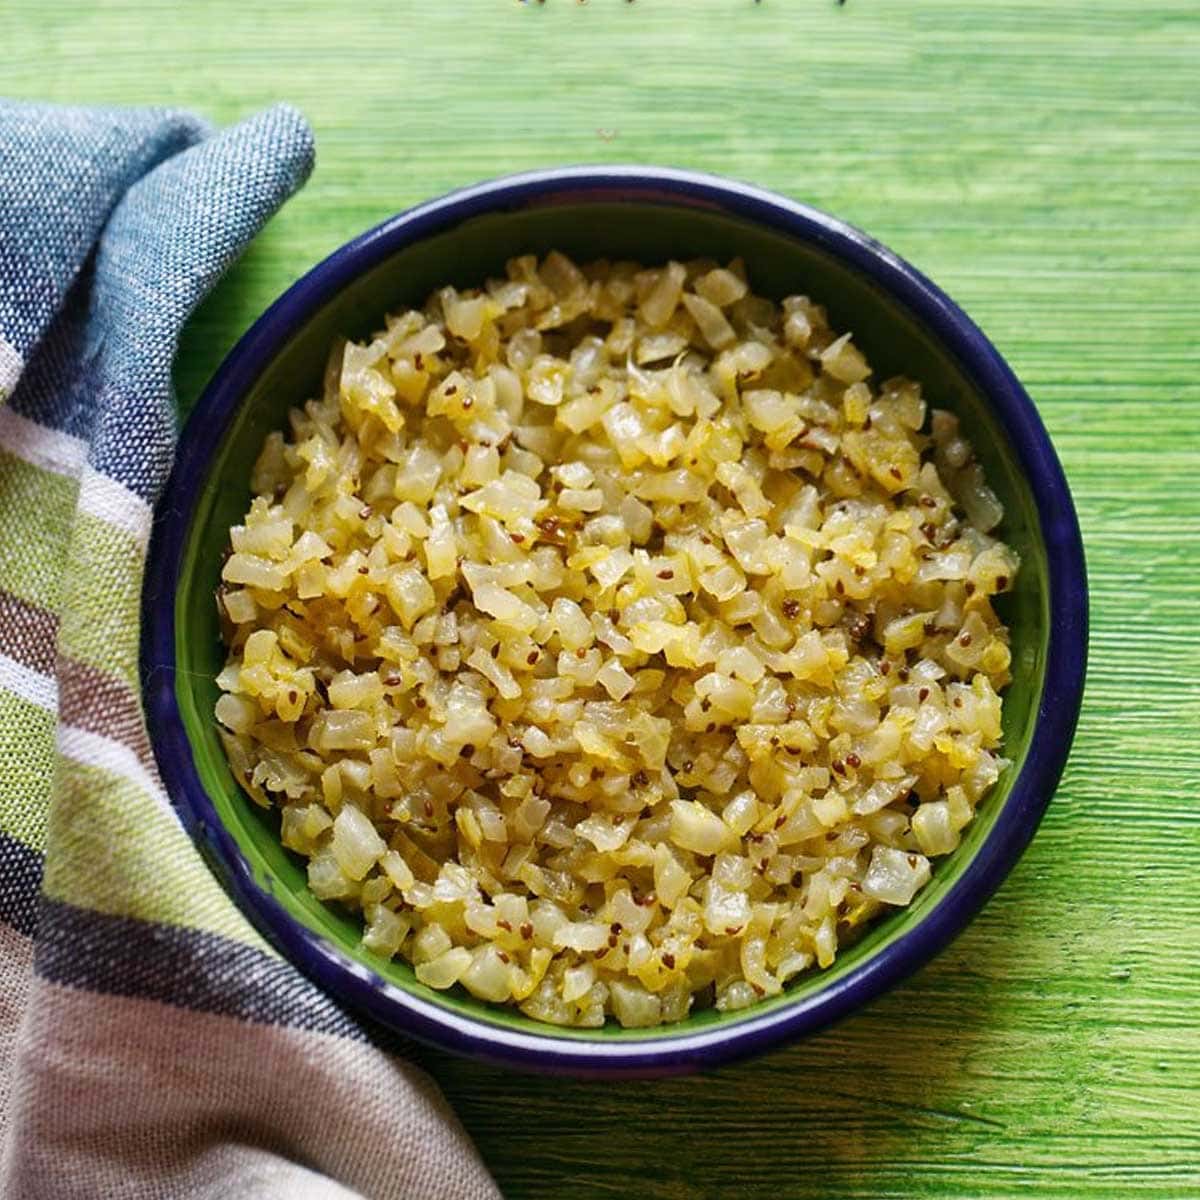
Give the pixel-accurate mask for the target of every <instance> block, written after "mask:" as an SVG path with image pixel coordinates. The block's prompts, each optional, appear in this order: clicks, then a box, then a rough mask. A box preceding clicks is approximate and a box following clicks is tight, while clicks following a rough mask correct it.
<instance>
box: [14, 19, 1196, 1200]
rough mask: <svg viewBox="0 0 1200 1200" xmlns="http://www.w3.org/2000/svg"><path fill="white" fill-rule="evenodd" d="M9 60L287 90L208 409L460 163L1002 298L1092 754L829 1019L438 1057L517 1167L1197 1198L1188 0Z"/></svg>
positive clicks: (669, 22)
mask: <svg viewBox="0 0 1200 1200" xmlns="http://www.w3.org/2000/svg"><path fill="white" fill-rule="evenodd" d="M0 91H4V92H6V93H9V94H15V95H20V96H28V97H45V98H50V99H55V100H61V101H64V102H74V103H80V102H100V101H108V102H122V103H129V104H145V103H160V104H171V105H182V106H187V107H190V108H194V109H196V110H198V111H200V112H203V113H205V114H206V115H208V116H210V117H211V118H213V119H214V120H216V121H219V122H225V121H229V120H233V119H235V118H237V117H239V116H242V115H244V114H247V113H249V112H250V111H252V110H253V109H255V108H257V107H259V106H262V105H264V104H266V103H268V102H270V101H273V100H276V99H281V98H283V99H289V100H292V101H293V102H295V103H296V104H297V105H298V106H300V107H301V108H302V109H303V110H304V111H305V113H307V115H308V116H309V118H310V119H311V121H312V123H313V125H314V127H315V129H316V135H317V144H318V166H317V170H316V174H315V175H314V177H313V179H312V181H311V183H310V184H309V185H308V187H307V189H306V190H305V191H304V192H303V193H302V194H301V195H300V196H299V197H298V198H297V199H295V200H294V201H293V202H292V203H291V204H290V205H288V207H287V208H286V209H285V211H284V212H283V213H282V214H281V215H280V216H279V217H278V219H277V220H276V221H274V222H273V224H272V225H271V227H270V228H269V229H268V230H267V232H266V233H265V234H264V235H263V236H262V237H261V238H260V239H259V241H258V243H257V244H256V245H255V246H254V247H253V248H252V249H251V251H250V252H249V254H247V256H246V258H245V259H244V260H243V261H242V263H241V264H240V265H239V266H238V267H237V268H236V269H235V270H234V271H233V272H232V273H231V275H230V276H229V278H228V280H227V281H226V282H225V283H224V284H223V285H222V286H221V288H220V289H219V291H218V292H217V293H216V295H215V296H214V297H213V298H212V299H211V300H210V301H209V303H208V304H206V306H205V307H204V309H203V310H202V311H201V312H200V314H199V315H198V316H197V318H196V319H195V320H194V321H193V323H192V325H191V327H190V330H189V332H188V334H187V337H186V339H185V344H184V347H183V352H182V356H181V360H180V364H179V371H178V380H179V394H180V400H181V403H182V404H183V405H184V406H186V405H187V404H188V403H189V402H190V401H191V400H193V399H194V398H195V396H196V394H197V392H198V390H199V388H200V387H201V386H202V384H203V382H204V380H205V379H206V378H207V376H208V375H209V373H210V372H211V371H212V369H213V368H214V367H215V366H216V364H217V362H218V361H219V360H220V359H221V357H222V356H223V355H224V354H225V353H226V351H227V350H228V349H229V347H230V346H231V345H232V344H233V342H234V340H235V339H236V338H237V337H238V335H239V334H240V333H241V332H242V331H243V330H244V329H245V328H246V326H247V325H248V324H249V323H250V322H251V320H252V319H253V318H254V317H255V316H256V315H257V314H258V313H259V312H260V311H261V310H262V309H263V308H264V307H265V306H266V304H267V303H268V302H269V301H270V300H271V299H272V298H273V297H274V296H275V295H276V294H277V293H278V292H280V291H281V290H282V289H283V288H284V287H286V286H287V285H288V284H289V283H290V282H291V281H292V280H294V279H295V278H296V277H297V276H298V275H299V274H300V273H302V272H303V271H304V270H306V269H307V268H308V267H309V266H311V265H312V264H313V263H315V262H316V261H317V260H318V259H320V258H322V257H323V256H324V255H325V254H327V253H328V252H329V251H331V250H332V249H333V248H334V247H335V246H337V245H339V244H340V243H341V242H343V241H345V240H346V239H347V238H349V237H351V236H352V235H353V234H356V233H358V232H359V231H361V230H362V229H364V228H366V227H367V226H369V225H371V224H373V223H375V222H377V221H379V220H380V219H381V218H383V217H385V216H387V215H389V214H391V213H393V212H395V211H397V210H398V209H401V208H404V207H405V206H407V205H409V204H412V203H413V202H415V201H418V200H421V199H424V198H426V197H429V196H432V195H435V194H438V193H440V192H442V191H444V190H446V189H447V188H450V187H453V186H455V185H458V184H464V183H467V182H470V181H473V180H477V179H480V178H483V177H486V176H491V175H496V174H500V173H503V172H507V171H513V170H518V169H521V168H527V167H536V166H543V165H551V164H561V163H568V162H601V161H613V160H622V161H630V162H657V163H669V164H676V165H683V166H691V167H701V168H706V169H709V170H715V171H720V172H724V173H727V174H730V175H734V176H738V177H741V178H745V179H749V180H752V181H755V182H757V183H761V184H764V185H767V186H769V187H773V188H777V189H779V190H780V191H783V192H785V193H788V194H790V195H792V196H795V197H798V198H800V199H803V200H806V201H808V202H810V203H812V204H815V205H818V206H819V207H822V208H826V209H828V210H830V211H831V212H834V213H837V214H839V215H840V216H843V217H845V218H847V219H849V220H850V221H852V222H854V223H856V224H858V225H860V226H862V227H863V228H865V229H868V230H870V231H871V232H872V233H874V234H875V235H877V236H878V237H880V238H882V239H883V240H884V241H886V242H887V243H889V244H890V245H891V246H893V247H894V248H895V249H896V250H898V251H899V252H900V253H902V254H904V255H905V256H906V257H908V258H909V259H910V260H911V261H913V262H914V263H916V264H918V265H919V266H920V267H921V268H922V269H924V270H925V271H926V272H927V273H928V274H930V275H932V277H933V278H934V279H936V280H937V281H938V282H939V283H940V284H942V286H944V287H945V288H946V289H947V290H948V291H949V292H950V293H951V294H952V295H953V296H954V297H955V298H956V299H958V300H959V301H960V302H961V303H962V304H963V305H964V306H965V307H966V308H967V309H968V310H969V311H970V312H971V313H972V314H973V315H974V317H975V318H976V319H977V320H978V321H979V322H980V323H981V324H982V325H983V327H984V328H985V329H986V330H987V331H988V333H989V334H990V335H991V337H992V338H993V339H994V340H995V342H996V344H997V345H998V346H999V347H1000V349H1001V351H1002V352H1003V353H1005V354H1006V355H1007V356H1008V358H1009V361H1010V362H1011V363H1012V364H1013V366H1014V367H1015V368H1016V370H1017V373H1018V374H1019V375H1020V376H1021V377H1022V378H1023V379H1024V381H1025V383H1026V384H1027V386H1028V387H1029V390H1030V392H1031V393H1032V395H1033V396H1034V398H1035V400H1036V401H1037V403H1038V405H1039V407H1040V409H1041V411H1042V414H1043V416H1044V418H1045V421H1046V424H1047V426H1048V427H1049V429H1050V432H1051V434H1052V436H1053V437H1054V440H1055V443H1056V445H1057V446H1058V449H1059V452H1060V454H1061V456H1062V459H1063V462H1064V464H1065V466H1066V469H1067V474H1068V476H1069V477H1070V480H1071V483H1072V486H1073V488H1074V492H1075V497H1076V501H1077V503H1078V506H1079V512H1080V517H1081V519H1082V523H1083V531H1084V538H1085V541H1086V544H1087V552H1088V559H1089V566H1090V571H1091V582H1092V603H1093V612H1092V618H1093V635H1092V647H1091V672H1090V679H1089V683H1088V689H1087V697H1086V701H1085V706H1084V713H1083V719H1082V722H1081V724H1080V729H1079V734H1078V738H1077V740H1076V743H1075V750H1074V753H1073V756H1072V759H1071V763H1070V765H1069V767H1068V769H1067V773H1066V776H1065V778H1064V780H1063V783H1062V786H1061V788H1060V789H1059V792H1058V795H1057V796H1056V798H1055V800H1054V802H1053V804H1052V805H1051V807H1050V811H1049V815H1048V816H1047V818H1046V821H1045V823H1044V825H1043V826H1042V829H1041V831H1040V833H1039V834H1038V836H1037V838H1036V840H1035V841H1034V843H1033V845H1032V847H1031V849H1030V850H1029V852H1028V853H1027V854H1026V855H1025V858H1024V859H1023V861H1022V863H1021V864H1020V866H1019V867H1018V868H1017V870H1016V871H1014V872H1013V874H1012V876H1011V878H1010V879H1009V880H1008V882H1007V883H1006V884H1005V885H1004V887H1003V888H1002V889H1001V891H1000V893H999V894H998V895H997V896H996V898H995V899H994V900H993V901H992V903H991V904H990V905H989V906H988V908H987V910H986V911H985V912H984V914H983V915H982V916H981V917H980V918H979V919H978V920H976V921H975V923H974V924H973V925H972V927H971V928H970V930H969V931H968V932H967V933H966V934H964V936H963V937H962V938H960V939H959V941H958V942H957V943H956V944H955V946H954V947H953V948H952V949H951V950H950V951H949V952H947V953H946V954H944V955H943V956H942V957H941V958H940V959H939V960H938V961H937V962H935V963H934V964H933V965H931V966H929V967H927V968H926V969H925V970H924V971H922V972H921V973H920V974H919V975H918V976H916V977H915V978H914V979H912V980H910V981H909V982H908V983H906V984H904V985H903V986H902V987H900V988H898V989H896V990H895V991H894V992H893V993H891V994H890V995H888V996H887V997H885V998H883V999H881V1000H879V1001H878V1002H877V1003H875V1004H874V1005H873V1006H871V1008H870V1009H869V1010H867V1011H865V1012H862V1013H860V1014H859V1015H857V1016H855V1017H853V1018H852V1019H850V1020H848V1021H846V1022H845V1023H844V1024H842V1025H840V1026H839V1027H837V1028H836V1029H833V1030H830V1031H829V1032H827V1033H825V1034H823V1035H821V1036H819V1037H816V1038H813V1039H812V1040H810V1041H808V1042H806V1043H804V1044H802V1045H798V1046H795V1047H794V1048H792V1049H790V1050H787V1051H783V1052H780V1053H777V1054H775V1055H773V1056H771V1057H770V1058H767V1059H764V1060H761V1061H759V1062H755V1063H751V1064H749V1065H746V1066H743V1067H739V1068H737V1069H732V1070H728V1071H723V1072H721V1073H719V1074H716V1075H714V1076H711V1077H708V1078H692V1079H684V1080H678V1081H672V1082H665V1083H641V1084H629V1085H613V1084H604V1085H602V1084H589V1083H571V1082H564V1081H555V1080H542V1079H535V1078H525V1077H521V1076H516V1075H511V1074H502V1073H499V1072H496V1071H492V1070H487V1069H482V1068H479V1067H477V1066H474V1065H472V1064H470V1063H466V1062H460V1061H455V1060H450V1059H446V1058H442V1057H440V1056H437V1055H434V1054H432V1053H431V1054H428V1055H426V1056H425V1057H426V1060H427V1062H428V1065H429V1066H430V1068H431V1069H432V1071H433V1072H434V1073H435V1074H436V1075H437V1077H438V1078H439V1079H440V1080H441V1082H442V1084H443V1086H444V1087H445V1089H446V1092H447V1094H448V1095H449V1097H450V1099H451V1101H452V1102H453V1104H454V1106H455V1107H456V1108H457V1110H458V1111H459V1113H460V1114H461V1115H462V1118H463V1120H464V1121H465V1122H466V1124H467V1126H468V1128H469V1129H470V1130H471V1132H472V1133H473V1134H474V1136H475V1137H476V1139H477V1141H478V1143H479V1146H480V1148H481V1150H482V1152H483V1154H484V1157H485V1158H486V1159H487V1161H488V1163H489V1164H490V1165H491V1167H492V1169H493V1170H494V1172H495V1174H496V1176H497V1178H498V1179H499V1181H500V1182H501V1184H502V1185H503V1187H504V1189H505V1191H506V1193H507V1194H508V1195H509V1196H510V1197H519V1196H537V1197H558V1196H572V1195H578V1196H614V1197H624V1196H631V1197H632V1196H637V1197H652V1198H658V1197H661V1198H664V1200H665V1198H667V1197H691V1196H709V1195H712V1196H718V1195H719V1196H726V1195H728V1196H762V1197H767V1196H770V1197H801V1198H804V1197H812V1198H816V1197H822V1198H824V1197H835V1198H836V1197H870V1198H872V1200H873V1198H876V1197H925V1196H954V1197H985V1196H986V1197H1007V1196H1014V1197H1015V1196H1021V1197H1025V1196H1037V1197H1049V1196H1058V1197H1067V1198H1072V1200H1074V1198H1084V1197H1113V1198H1114V1200H1125V1198H1127V1197H1135V1196H1140V1195H1154V1196H1162V1197H1178V1198H1181V1200H1182V1198H1186V1197H1195V1196H1200V1018H1198V1016H1197V999H1196V991H1197V988H1198V986H1200V797H1198V790H1200V725H1198V722H1197V718H1198V717H1200V685H1198V682H1197V680H1198V678H1200V620H1198V618H1197V603H1198V601H1200V586H1198V584H1197V551H1198V549H1200V501H1198V500H1197V487H1196V478H1195V472H1196V470H1197V468H1198V467H1200V436H1198V433H1197V426H1198V424H1200V284H1198V280H1200V9H1198V8H1197V4H1196V0H994V2H993V0H921V3H919V4H917V3H903V2H902V0H849V3H846V4H845V5H844V6H839V5H837V4H836V3H835V2H834V0H763V3H761V4H754V3H752V2H751V0H632V2H630V0H589V3H587V4H580V3H576V2H575V0H545V2H544V3H543V4H540V5H539V4H536V3H530V4H528V5H521V4H519V3H518V2H517V0H425V3H414V2H412V0H391V2H389V3H380V2H379V0H371V2H369V3H366V2H360V3H356V4H353V5H350V4H346V5H337V4H330V3H327V2H325V0H289V2H288V3H280V2H279V0H269V2H265V3H264V2H258V3H247V2H246V0H236V2H234V0H193V3H191V4H183V5H178V6H176V5H172V4H167V3H162V2H156V0H106V2H99V3H97V2H86V0H85V2H84V3H80V2H79V0H74V2H72V3H66V2H64V0H37V2H36V3H35V2H34V0H8V2H7V4H5V5H4V6H3V15H2V16H0Z"/></svg>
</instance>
